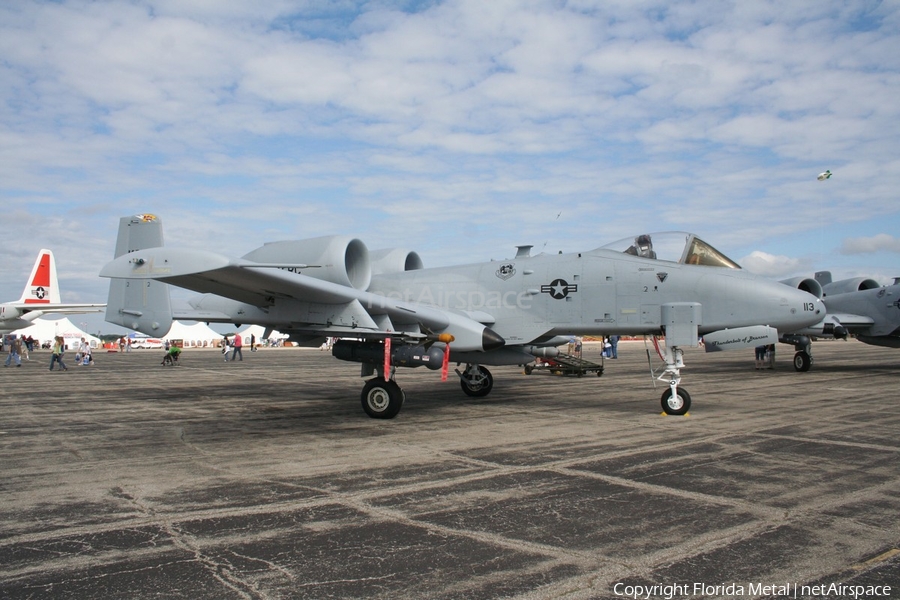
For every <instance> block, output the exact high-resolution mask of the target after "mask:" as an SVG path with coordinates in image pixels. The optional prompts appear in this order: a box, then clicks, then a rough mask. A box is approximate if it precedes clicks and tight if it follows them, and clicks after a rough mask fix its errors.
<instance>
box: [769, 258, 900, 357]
mask: <svg viewBox="0 0 900 600" xmlns="http://www.w3.org/2000/svg"><path fill="white" fill-rule="evenodd" d="M898 279H900V278H898ZM898 279H895V280H894V283H893V284H891V285H887V286H882V285H881V284H880V283H878V282H877V281H875V280H874V279H870V278H868V277H854V278H851V279H843V280H841V281H832V278H831V272H830V271H819V272H817V273H816V274H815V277H814V278H795V279H788V280H785V281H782V283H784V284H787V285H790V286H792V287H797V288H798V289H802V290H804V291H807V292H809V293H811V294H813V295H815V296H816V297H818V298H820V299H822V300H823V302H824V304H825V306H826V308H827V315H826V317H825V319H824V320H823V321H822V322H820V323H817V324H816V325H813V326H811V327H807V328H804V329H802V330H800V331H795V332H791V333H786V334H785V335H782V336H781V340H780V341H782V342H786V343H789V344H794V347H795V349H796V353H795V354H794V369H795V370H797V371H808V370H809V369H810V367H811V365H812V343H811V340H810V336H815V337H835V338H846V337H847V335H848V334H851V333H852V334H854V335H856V338H857V339H858V340H859V341H861V342H864V343H866V344H871V345H873V346H885V347H888V348H900V281H898Z"/></svg>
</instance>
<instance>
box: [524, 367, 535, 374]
mask: <svg viewBox="0 0 900 600" xmlns="http://www.w3.org/2000/svg"><path fill="white" fill-rule="evenodd" d="M532 371H534V367H532V366H531V365H525V374H526V375H531V373H532Z"/></svg>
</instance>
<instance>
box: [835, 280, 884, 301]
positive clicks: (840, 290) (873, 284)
mask: <svg viewBox="0 0 900 600" xmlns="http://www.w3.org/2000/svg"><path fill="white" fill-rule="evenodd" d="M880 287H881V284H880V283H878V282H877V281H875V280H874V279H870V278H868V277H854V278H852V279H842V280H841V281H835V282H833V283H828V284H826V285H824V286H822V289H823V290H824V291H825V294H826V295H828V296H835V295H837V294H847V293H849V292H861V291H863V290H874V289H876V288H880Z"/></svg>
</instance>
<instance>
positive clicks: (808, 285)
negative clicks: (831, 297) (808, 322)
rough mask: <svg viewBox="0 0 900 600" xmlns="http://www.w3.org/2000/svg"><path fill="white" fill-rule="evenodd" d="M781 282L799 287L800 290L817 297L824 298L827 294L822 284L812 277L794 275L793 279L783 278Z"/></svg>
mask: <svg viewBox="0 0 900 600" xmlns="http://www.w3.org/2000/svg"><path fill="white" fill-rule="evenodd" d="M781 283H783V284H784V285H787V286H790V287H792V288H797V289H798V290H802V291H804V292H808V293H810V294H812V295H813V296H815V297H816V298H822V297H823V296H824V295H825V290H823V289H822V284H820V283H819V282H818V281H816V280H815V279H813V278H811V277H793V278H791V279H782V280H781Z"/></svg>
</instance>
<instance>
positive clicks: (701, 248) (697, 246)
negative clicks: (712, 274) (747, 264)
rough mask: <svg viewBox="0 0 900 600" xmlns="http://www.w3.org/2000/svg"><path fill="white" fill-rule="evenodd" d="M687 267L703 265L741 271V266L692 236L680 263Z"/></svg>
mask: <svg viewBox="0 0 900 600" xmlns="http://www.w3.org/2000/svg"><path fill="white" fill-rule="evenodd" d="M679 262H680V263H682V264H685V265H703V266H707V267H725V268H727V269H740V268H741V266H740V265H739V264H737V263H736V262H734V261H733V260H731V259H730V258H728V257H727V256H725V255H724V254H722V253H721V252H719V251H718V250H716V249H715V248H713V247H712V246H710V245H709V244H707V243H706V242H704V241H703V240H701V239H700V238H698V237H697V236H691V239H690V241H689V242H688V243H687V244H685V251H684V256H683V257H682V259H681V260H680V261H679Z"/></svg>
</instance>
